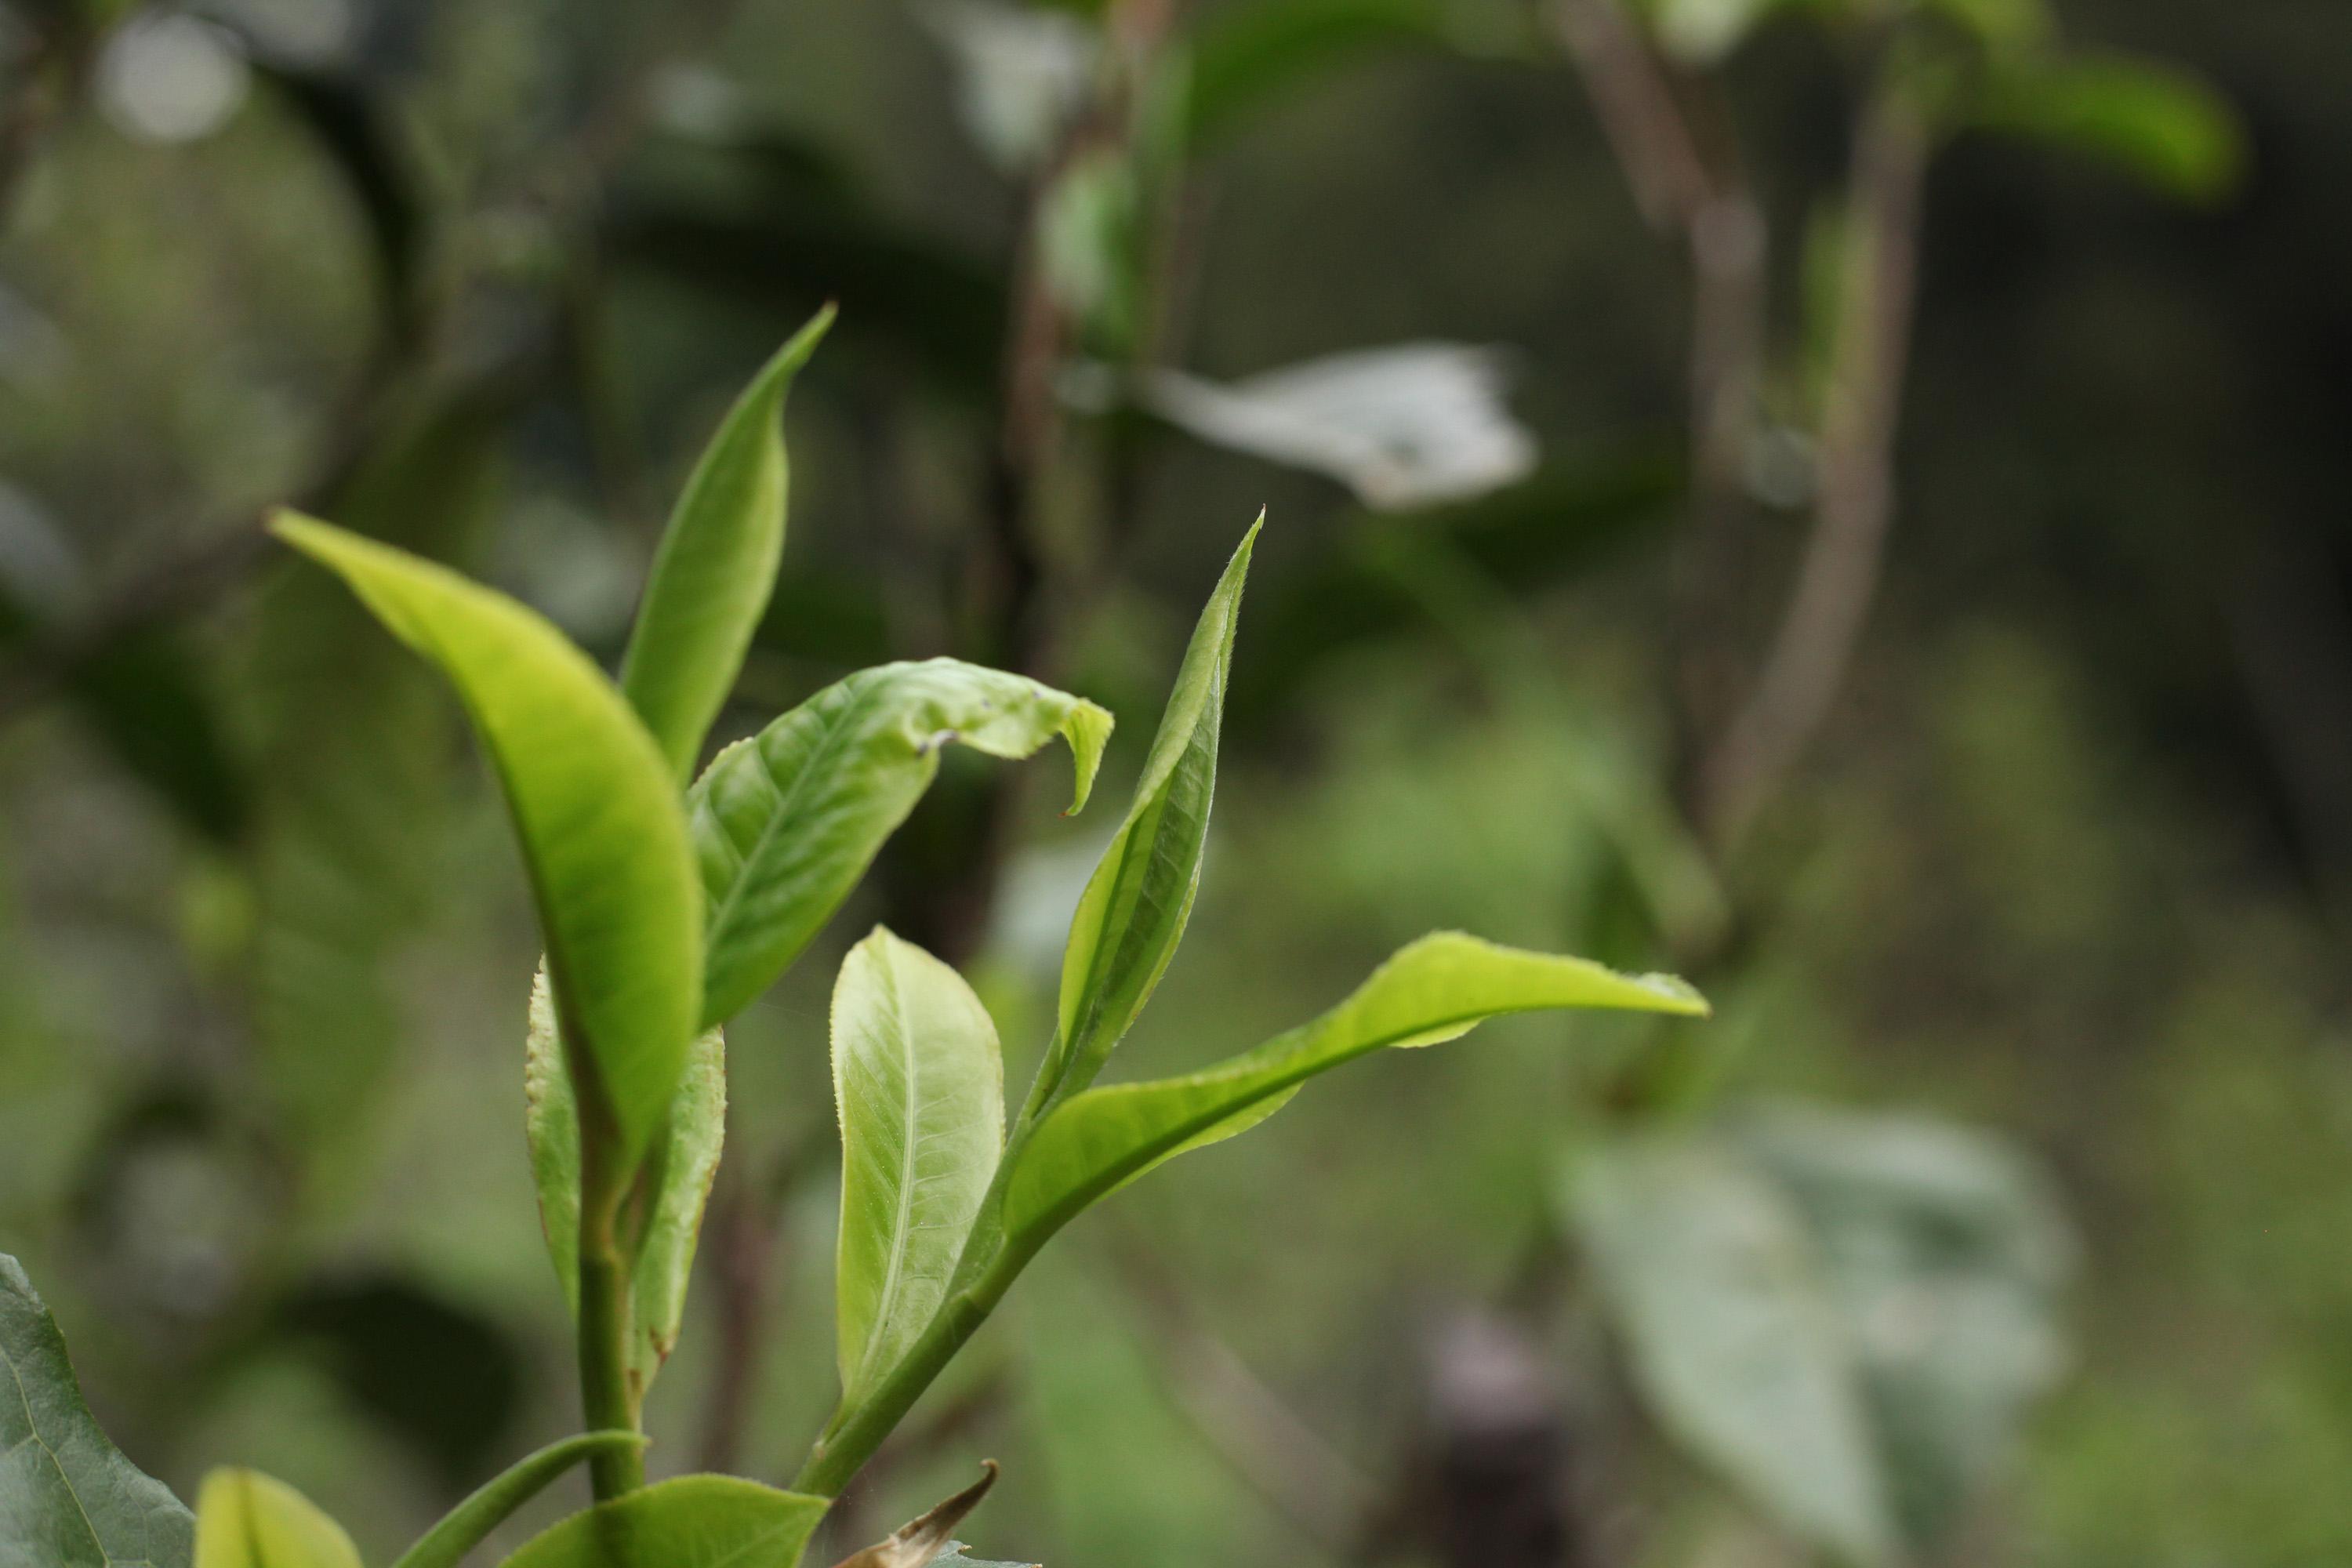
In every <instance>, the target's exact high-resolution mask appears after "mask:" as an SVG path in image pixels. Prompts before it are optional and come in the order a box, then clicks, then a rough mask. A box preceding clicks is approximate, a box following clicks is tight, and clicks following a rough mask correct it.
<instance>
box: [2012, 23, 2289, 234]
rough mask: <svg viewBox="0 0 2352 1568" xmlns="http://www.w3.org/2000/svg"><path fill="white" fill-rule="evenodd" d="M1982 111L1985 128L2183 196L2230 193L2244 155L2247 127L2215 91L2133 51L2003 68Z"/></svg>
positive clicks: (2207, 198)
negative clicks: (2048, 146) (2024, 138)
mask: <svg viewBox="0 0 2352 1568" xmlns="http://www.w3.org/2000/svg"><path fill="white" fill-rule="evenodd" d="M1977 116H1978V120H1979V122H1980V123H1981V124H1983V125H1984V126H1986V127H1987V128H1988V129H1990V130H1994V131H1999V132H2005V133H2008V134H2011V135H2021V136H2031V137H2034V138H2036V139H2038V140H2041V141H2043V142H2049V143H2051V144H2052V145H2053V146H2057V147H2062V148H2063V149H2065V150H2066V151H2068V152H2072V153H2082V154H2085V155H2088V156H2090V157H2094V158H2097V159H2100V160H2103V161H2104V162H2105V163H2110V164H2113V165H2114V166H2116V168H2118V169H2121V170H2122V171H2123V172H2124V173H2126V174H2130V175H2132V176H2133V177H2135V178H2137V179H2138V180H2140V181H2142V182H2143V183H2145V184H2147V185H2148V186H2149V187H2150V188H2152V189H2154V190H2156V191H2158V192H2159V193H2160V194H2163V195H2169V196H2172V197H2175V198H2177V199H2179V200H2182V201H2191V202H2210V201H2213V200H2215V199H2217V198H2219V197H2221V196H2222V195H2226V194H2227V193H2228V192H2229V190H2230V188H2231V185H2232V184H2235V183H2236V181H2237V178H2238V175H2239V173H2240V171H2241V170H2242V168H2243V167H2244V164H2245V157H2246V148H2245V135H2244V132H2243V131H2242V129H2241V128H2240V126H2239V123H2238V120H2237V116H2236V115H2235V114H2234V113H2233V112H2232V111H2231V108H2230V105H2229V103H2228V102H2227V101H2226V100H2223V99H2222V98H2221V95H2220V94H2219V93H2217V92H2216V91H2214V89H2212V88H2211V87H2210V85H2208V84H2207V83H2206V82H2205V81H2203V80H2202V79H2200V78H2198V77H2196V76H2193V75H2191V74H2189V72H2187V71H2184V70H2181V69H2179V68H2176V67H2172V66H2167V65H2161V64H2158V62H2156V61H2153V60H2143V59H2135V58H2130V57H2128V56H2123V55H2110V56H2088V57H2075V58H2061V59H2056V60H2037V61H2034V62H2032V63H2030V64H2027V63H2020V64H2017V65H2014V66H2011V67H2008V68H2003V69H2000V70H1997V71H1995V72H1994V73H1993V74H1992V76H1991V77H1990V79H1989V81H1988V82H1987V83H1986V85H1985V88H1984V92H1983V97H1982V99H1981V100H1980V101H1979V105H1978V110H1977Z"/></svg>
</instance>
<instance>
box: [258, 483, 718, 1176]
mask: <svg viewBox="0 0 2352 1568" xmlns="http://www.w3.org/2000/svg"><path fill="white" fill-rule="evenodd" d="M272 526H273V527H274V528H275V529H276V531H278V534H279V535H280V536H281V537H282V538H284V539H286V540H287V541H288V542H289V543H292V544H294V545H296V546H297V547H298V548H299V549H301V550H302V551H303V552H305V553H307V554H310V555H311V556H313V557H314V558H315V559H317V560H319V561H320V563H323V564H325V565H327V566H329V567H330V568H331V569H332V570H334V571H336V572H337V573H339V574H341V575H342V577H343V578H344V580H345V581H346V582H348V583H350V584H352V587H353V589H354V590H355V591H356V592H358V593H359V595H361V597H362V599H363V600H364V601H365V602H366V603H367V604H368V605H369V607H370V608H371V609H373V610H374V611H375V613H376V614H377V616H379V617H380V618H381V619H383V621H384V623H385V624H386V626H388V627H390V628H391V629H392V630H393V632H394V634H395V635H397V636H398V637H400V638H401V640H403V641H404V642H406V643H407V644H409V646H410V647H414V648H415V649H416V650H417V651H418V652H419V653H421V654H423V655H425V657H426V658H428V659H430V660H432V662H433V663H435V664H436V665H437V666H438V667H439V668H441V670H442V672H443V673H444V674H445V675H446V676H447V677H448V678H449V679H450V680H451V681H452V682H453V683H454V684H455V685H456V686H457V689H458V690H459V692H460V694H461V695H462V696H463V697H464V699H465V702H466V707H467V712H468V714H469V716H470V717H471V718H472V719H473V721H474V724H475V728H476V730H477V731H478V732H479V733H480V735H481V737H482V741H483V744H484V749H485V750H486V751H487V752H488V754H489V756H490V759H491V760H492V762H493V763H494V764H495V765H496V768H497V771H498V773H499V783H500V784H501V785H502V786H503V788H504V789H505V791H506V795H507V800H508V805H509V809H510V811H511V812H512V815H513V816H514V820H515V824H516V827H517V833H518V837H520V840H521V843H522V850H523V858H524V861H525V863H526V865H527V866H528V867H529V868H530V880H531V889H532V893H533V895H534V897H535V899H536V900H537V902H538V904H539V912H540V921H541V925H542V926H543V927H544V929H545V931H546V935H547V952H548V966H549V974H550V977H551V981H552V983H553V986H554V992H555V998H556V1005H557V1010H558V1012H559V1013H560V1014H561V1015H562V1017H563V1019H564V1021H565V1024H566V1026H567V1027H568V1028H576V1029H577V1030H578V1031H579V1032H580V1035H581V1038H580V1039H579V1040H577V1041H574V1042H573V1044H574V1045H575V1046H576V1047H579V1049H580V1057H581V1060H580V1062H576V1063H575V1064H574V1067H575V1069H577V1068H579V1067H581V1066H583V1065H593V1070H594V1073H595V1075H596V1081H595V1085H594V1087H593V1090H589V1089H587V1086H585V1085H575V1087H576V1088H580V1089H583V1092H588V1093H591V1094H593V1100H594V1102H595V1103H596V1104H597V1105H598V1107H599V1109H600V1113H601V1114H602V1115H603V1116H604V1117H607V1118H609V1119H610V1122H611V1125H612V1126H613V1128H614V1133H615V1135H616V1137H617V1139H618V1141H619V1145H620V1148H619V1153H620V1156H621V1163H622V1164H623V1165H624V1166H633V1165H634V1164H635V1162H636V1160H637V1158H638V1157H639V1156H640V1155H642V1154H643V1153H644V1152H645V1149H646V1144H647V1142H649V1141H650V1140H651V1139H652V1137H653V1134H654V1132H655V1131H656V1128H657V1127H658V1126H659V1125H660V1122H661V1119H662V1117H663V1116H664V1114H665V1113H666V1112H667V1109H668V1106H669V1103H670V1100H671V1098H672V1097H673V1096H674V1095H675V1094H676V1092H677V1085H678V1080H679V1079H680V1078H681V1076H682V1075H683V1074H684V1071H685V1068H686V1064H687V1058H688V1054H689V1052H690V1050H691V1047H692V1045H693V1040H694V1037H695V1035H696V1034H697V1032H698V1029H697V1026H696V1022H695V1020H696V1016H697V1015H698V1012H699V1011H700V1004H701V973H702V942H701V936H702V901H701V899H700V897H699V894H698V889H696V887H695V884H694V863H693V858H692V855H691V853H690V851H689V849H688V839H687V832H686V820H685V814H684V813H683V811H682V810H681V809H680V808H679V805H678V800H677V790H676V786H675V785H674V784H673V783H672V781H671V779H670V776H669V772H668V769H667V765H666V763H665V762H664V760H663V757H662V754H661V752H660V750H659V749H658V748H657V747H656V745H655V744H654V742H653V738H652V737H651V736H650V735H648V734H647V733H646V730H645V727H644V725H642V724H640V723H639V722H638V721H637V719H636V716H635V713H634V712H632V711H631V710H630V709H629V706H628V704H627V702H626V701H625V700H624V699H623V698H622V696H621V694H620V692H619V691H618V690H617V689H614V686H613V684H612V683H611V682H610V681H608V680H607V679H605V678H604V675H603V673H602V672H601V671H599V670H598V669H597V668H596V667H595V666H594V665H593V664H591V663H590V662H589V661H588V658H587V657H586V656H585V655H583V653H581V652H580V650H579V649H578V648H576V647H572V644H571V643H569V642H567V641H566V640H565V639H564V637H563V636H562V633H560V632H558V631H557V630H556V629H555V628H554V627H553V626H550V625H549V624H548V623H547V622H546V621H545V620H544V619H543V618H541V616H538V615H536V614H534V613H533V612H531V611H530V610H528V609H525V608H524V607H523V606H522V605H519V604H517V603H515V602H514V601H513V600H511V599H509V598H507V597H506V596H505V595H501V594H498V593H494V592H492V591H491V590H489V589H488V588H484V587H482V586H480V585H479V584H474V583H470V582H468V581H467V580H466V579H465V578H462V577H460V576H458V575H457V574H455V573H453V572H450V571H448V570H447V569H446V568H444V567H440V566H436V565H435V564H433V563H430V562H427V561H423V560H420V559H418V558H417V557H415V556H413V555H410V554H408V553H406V552H403V551H398V550H394V549H391V548H388V547H387V546H384V545H381V544H377V543H374V542H371V541H368V540H365V539H362V538H360V537H358V536H357V535H354V534H351V533H347V532H345V531H342V530H341V529H335V528H331V527H329V526H327V525H326V524H324V523H320V522H314V521H310V520H309V519H305V518H299V517H296V516H294V515H292V514H291V513H280V514H279V515H278V518H277V520H276V521H275V522H274V523H273V525H272Z"/></svg>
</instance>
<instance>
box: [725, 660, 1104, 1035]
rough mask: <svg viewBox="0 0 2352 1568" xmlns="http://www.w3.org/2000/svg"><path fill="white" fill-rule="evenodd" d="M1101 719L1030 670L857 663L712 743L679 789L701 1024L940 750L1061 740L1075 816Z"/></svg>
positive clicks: (812, 923) (765, 971)
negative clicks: (701, 905) (690, 868)
mask: <svg viewBox="0 0 2352 1568" xmlns="http://www.w3.org/2000/svg"><path fill="white" fill-rule="evenodd" d="M1110 726H1111V720H1110V715H1109V714H1108V713H1106V712H1104V711H1103V710H1101V709H1099V708H1097V707H1096V706H1095V705H1094V704H1093V703H1091V702H1086V701H1082V700H1079V699H1077V698H1075V697H1071V696H1068V695H1066V694H1065V693H1063V692H1059V691H1055V690H1054V689H1052V688H1050V687H1046V686H1041V685H1039V684H1038V683H1037V682H1036V681H1034V680H1031V679H1028V678H1026V677H1025V676H1019V675H1008V674H1006V673H1004V672H1003V671H1002V670H994V669H983V668H981V667H979V666H977V665H970V664H962V663H959V662H958V661H956V660H954V659H947V658H935V659H929V660H925V661H923V662H921V663H914V664H887V665H882V666H880V667H878V668H873V669H866V670H860V671H859V672H858V673H856V675H853V676H850V677H849V678H848V679H845V680H843V681H840V682H838V683H836V684H835V685H833V686H829V687H827V688H825V689H824V690H823V691H820V692H818V693H817V694H816V695H815V696H814V697H812V698H810V699H809V700H807V701H806V702H803V704H801V705H800V706H799V707H798V708H795V709H793V710H792V711H791V712H789V713H787V714H785V715H784V716H783V717H782V718H781V719H778V720H777V721H775V722H774V723H772V724H771V725H769V726H768V727H767V729H765V730H764V731H761V733H760V734H758V735H756V736H754V737H752V738H751V739H750V740H747V741H740V742H736V743H735V744H734V745H732V746H730V747H728V748H727V749H726V750H725V751H724V752H720V753H719V757H718V759H717V760H716V761H714V762H713V763H711V764H710V767H709V770H708V771H707V772H706V773H704V774H703V775H702V777H701V778H700V779H699V780H698V781H697V782H696V784H695V786H694V789H693V791H692V793H691V795H689V796H688V807H689V811H690V815H691V818H692V822H693V831H694V843H695V849H696V852H697V854H698V856H699V857H700V858H701V865H702V879H703V886H704V888H705V889H706V890H707V891H708V893H709V900H710V919H709V976H708V981H707V984H706V985H705V995H704V1005H703V1018H704V1021H705V1024H706V1026H707V1025H709V1024H718V1023H723V1022H725V1021H726V1020H727V1019H728V1018H730V1017H732V1016H734V1015H735V1014H736V1013H737V1012H739V1011H740V1010H741V1009H742V1007H743V1006H744V1005H746V1004H748V1003H749V1002H751V999H752V998H753V997H755V996H757V995H758V994H760V993H761V991H762V990H764V989H765V988H766V987H767V986H768V985H769V984H771V983H772V981H774V979H775V978H776V976H778V975H779V974H781V973H783V972H784V970H785V969H786V967H788V966H789V965H790V964H791V963H792V962H793V959H795V958H797V957H798V956H800V953H801V951H802V950H803V948H805V947H806V946H807V945H808V943H809V942H810V940H811V939H812V938H813V937H814V936H815V935H816V933H817V931H819V930H820V929H821V928H822V927H823V926H824V922H825V921H827V920H829V919H830V918H832V915H833V913H834V911H835V910H837V909H839V908H840V907H841V903H842V900H844V899H845V898H847V897H848V896H849V892H850V889H852V888H854V887H856V884H857V879H858V878H859V877H860V876H862V875H863V874H864V873H865V870H866V867H867V866H868V865H869V864H871V863H872V861H873V859H874V857H875V855H876V854H877V852H878V851H879V850H880V849H881V847H882V844H883V841H884V840H885V839H887V838H888V837H889V836H890V834H891V833H892V831H893V830H895V829H896V828H897V827H898V824H900V823H901V822H904V821H905V820H906V819H907V814H908V812H910V811H912V810H913V809H914V807H915V803H916V802H917V801H918V800H919V799H920V798H921V797H922V794H923V791H924V790H925V789H927V788H929V785H930V782H931V779H932V778H933V776H934V775H935V774H936V773H938V772H939V765H940V761H939V758H940V748H941V747H943V746H946V745H949V744H950V743H955V744H961V745H966V746H970V747H971V748H973V749H974V750H975V751H980V752H986V753H987V754H989V755H990V756H993V757H1007V758H1019V757H1026V756H1028V755H1030V754H1031V753H1033V752H1035V751H1036V750H1037V749H1038V748H1039V747H1041V746H1043V745H1045V742H1048V741H1051V740H1053V739H1054V738H1055V736H1060V737H1061V738H1062V739H1063V740H1064V741H1066V742H1068V744H1069V747H1070V753H1071V756H1072V759H1073V760H1074V762H1075V763H1076V770H1077V786H1076V795H1075V798H1074V799H1073V800H1072V802H1071V805H1070V810H1072V811H1076V810H1078V809H1079V808H1080V807H1081V806H1083V805H1085V804H1086V800H1087V792H1088V791H1089V790H1091V789H1092V788H1093V786H1094V776H1095V769H1096V768H1097V765H1099V764H1100V763H1101V761H1102V750H1103V743H1104V742H1106V741H1107V740H1108V739H1109V736H1110Z"/></svg>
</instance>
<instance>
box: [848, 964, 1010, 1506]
mask: <svg viewBox="0 0 2352 1568" xmlns="http://www.w3.org/2000/svg"><path fill="white" fill-rule="evenodd" d="M833 1079H834V1094H835V1101H836V1103H837V1104H838V1105H839V1107H840V1111H841V1237H840V1258H839V1263H838V1267H837V1268H836V1269H835V1294H836V1297H837V1299H838V1305H837V1307H836V1326H837V1330H838V1335H839V1339H840V1359H841V1386H842V1399H843V1403H844V1404H845V1405H847V1404H851V1403H854V1402H855V1401H856V1398H857V1396H858V1395H859V1394H861V1393H863V1392H864V1391H865V1389H866V1387H867V1386H868V1384H871V1383H872V1382H873V1381H874V1380H876V1379H877V1378H879V1377H881V1376H883V1375H884V1374H885V1373H888V1372H889V1370H890V1369H891V1368H892V1367H893V1366H895V1365H896V1364H897V1363H898V1360H899V1358H900V1356H901V1355H903V1354H904V1353H905V1352H906V1349H907V1347H908V1345H909V1344H910V1343H912V1342H913V1341H914V1339H915V1337H916V1336H917V1335H918V1334H919V1333H920V1332H921V1331H922V1330H923V1328H924V1326H925V1325H926V1324H928V1323H929V1321H930V1320H931V1314H932V1313H933V1312H934V1311H936V1310H938V1308H939V1305H940V1301H941V1300H944V1299H945V1298H946V1296H947V1289H948V1280H949V1278H950V1276H951V1275H952V1274H953V1273H954V1271H955V1265H956V1258H957V1255H958V1254H959V1253H960V1252H961V1249H962V1247H963V1242H964V1237H965V1236H966V1235H967V1234H968V1233H969V1232H970V1231H971V1222H972V1217H973V1215H976V1214H977V1213H978V1212H979V1210H980V1203H981V1198H982V1194H985V1193H986V1192H987V1190H988V1184H989V1182H990V1180H991V1178H992V1177H993V1176H994V1175H995V1173H996V1162H997V1158H998V1156H999V1155H1000V1154H1001V1153H1002V1152H1003V1145H1004V1065H1003V1059H1002V1058H1001V1057H1000V1055H999V1053H998V1048H997V1043H996V1026H995V1025H994V1024H993V1023H992V1022H991V1021H990V1019H989V1016H988V1010H987V1009H986V1008H985V1007H983V1006H982V1005H981V1003H980V998H979V997H977V996H975V995H973V994H972V993H971V986H969V985H967V984H964V982H963V977H962V976H961V975H960V974H958V973H956V972H955V971H954V970H952V969H950V968H949V967H948V966H947V965H946V964H944V963H940V961H939V960H938V959H936V958H934V957H932V956H931V955H930V954H929V953H928V952H924V951H923V950H922V949H921V948H919V947H917V946H915V945H914V944H913V943H911V942H902V941H900V940H899V939H898V937H896V936H893V935H892V934H891V933H890V932H888V931H884V930H882V929H881V928H879V927H877V928H876V929H875V931H874V934H873V935H871V936H869V937H867V938H866V940H865V941H864V942H859V943H858V944H857V945H856V947H855V948H852V949H851V950H850V952H849V957H848V958H847V959H846V960H845V962H844V963H843V964H842V966H841V978H840V982H839V984H837V985H836V986H835V989H834V994H833ZM940 1539H941V1540H942V1541H944V1540H945V1539H946V1538H945V1537H944V1536H942V1537H941V1538H940Z"/></svg>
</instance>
